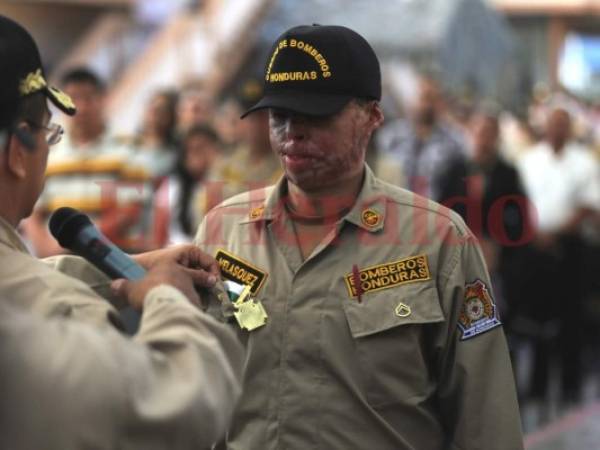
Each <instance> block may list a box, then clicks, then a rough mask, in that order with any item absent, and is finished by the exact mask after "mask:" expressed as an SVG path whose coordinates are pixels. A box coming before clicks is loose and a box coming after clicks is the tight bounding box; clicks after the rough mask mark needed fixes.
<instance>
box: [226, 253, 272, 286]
mask: <svg viewBox="0 0 600 450" xmlns="http://www.w3.org/2000/svg"><path fill="white" fill-rule="evenodd" d="M215 259H216V260H217V262H218V263H219V267H220V269H221V275H222V276H223V278H225V279H227V280H231V281H235V282H236V283H239V284H243V285H247V286H250V293H251V294H252V295H256V294H257V293H258V291H259V290H260V288H261V287H262V286H263V284H264V283H265V280H266V279H267V277H268V274H267V273H266V272H264V271H262V270H260V269H259V268H258V267H255V266H253V265H252V264H250V263H249V262H248V261H244V260H243V259H241V258H239V257H237V256H235V255H232V254H231V253H228V252H226V251H225V250H218V251H217V254H216V255H215Z"/></svg>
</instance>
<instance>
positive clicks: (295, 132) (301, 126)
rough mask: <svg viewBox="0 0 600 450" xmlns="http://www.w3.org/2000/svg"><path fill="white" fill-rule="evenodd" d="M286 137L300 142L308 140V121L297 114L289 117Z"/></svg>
mask: <svg viewBox="0 0 600 450" xmlns="http://www.w3.org/2000/svg"><path fill="white" fill-rule="evenodd" d="M285 133H286V137H287V138H288V139H291V140H295V141H300V140H303V139H305V138H306V120H304V119H303V118H302V117H301V116H297V115H295V114H293V115H289V116H288V117H287V118H286V120H285Z"/></svg>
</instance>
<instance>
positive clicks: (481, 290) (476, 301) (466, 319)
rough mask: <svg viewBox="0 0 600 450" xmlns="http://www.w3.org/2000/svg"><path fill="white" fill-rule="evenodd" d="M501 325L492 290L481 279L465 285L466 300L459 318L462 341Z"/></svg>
mask: <svg viewBox="0 0 600 450" xmlns="http://www.w3.org/2000/svg"><path fill="white" fill-rule="evenodd" d="M499 325H501V322H500V320H499V319H498V311H497V309H496V305H495V304H494V300H493V299H492V296H491V295H490V291H489V289H488V287H487V286H486V284H485V283H484V282H483V281H481V280H475V281H474V282H473V283H470V284H467V285H465V300H464V302H463V306H462V310H461V312H460V316H459V318H458V327H459V328H460V330H461V332H462V336H461V338H460V340H461V341H464V340H466V339H470V338H472V337H475V336H477V335H478V334H481V333H484V332H486V331H488V330H491V329H492V328H496V327H497V326H499Z"/></svg>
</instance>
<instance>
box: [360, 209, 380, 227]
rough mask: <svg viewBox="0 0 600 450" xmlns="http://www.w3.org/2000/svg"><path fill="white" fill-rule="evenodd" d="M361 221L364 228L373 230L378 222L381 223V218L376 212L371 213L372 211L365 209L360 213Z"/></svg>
mask: <svg viewBox="0 0 600 450" xmlns="http://www.w3.org/2000/svg"><path fill="white" fill-rule="evenodd" d="M361 219H362V222H363V223H364V224H365V225H366V226H368V227H371V228H373V227H376V226H377V225H379V222H380V221H381V216H380V215H379V214H378V213H377V211H373V210H372V209H365V210H364V211H363V212H362V216H361Z"/></svg>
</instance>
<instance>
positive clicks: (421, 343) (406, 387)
mask: <svg viewBox="0 0 600 450" xmlns="http://www.w3.org/2000/svg"><path fill="white" fill-rule="evenodd" d="M361 300H362V301H361V302H360V303H359V302H358V300H357V299H356V298H353V299H350V300H349V299H348V298H346V299H345V301H344V302H343V304H344V312H345V315H346V319H347V321H348V326H349V328H350V332H351V334H352V338H353V339H354V341H355V349H356V353H357V358H358V359H359V362H360V364H361V367H363V369H364V371H365V379H366V380H367V387H366V390H367V399H368V401H369V403H370V404H371V405H372V406H374V407H376V406H383V405H387V404H392V403H406V402H407V401H409V399H415V401H418V400H417V398H418V397H422V396H427V394H428V392H429V390H431V389H432V388H433V386H434V385H435V383H434V382H433V381H434V375H433V373H432V370H431V367H432V361H433V360H434V356H433V355H432V354H431V350H429V346H428V345H427V342H428V339H427V329H428V327H431V326H435V324H438V323H440V322H443V321H444V314H443V311H442V308H441V306H440V302H439V298H438V294H437V289H436V287H435V284H434V283H433V282H432V281H430V282H422V283H413V284H411V285H407V286H399V287H395V288H390V289H385V290H382V291H378V292H371V293H366V294H363V295H362V299H361Z"/></svg>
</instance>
